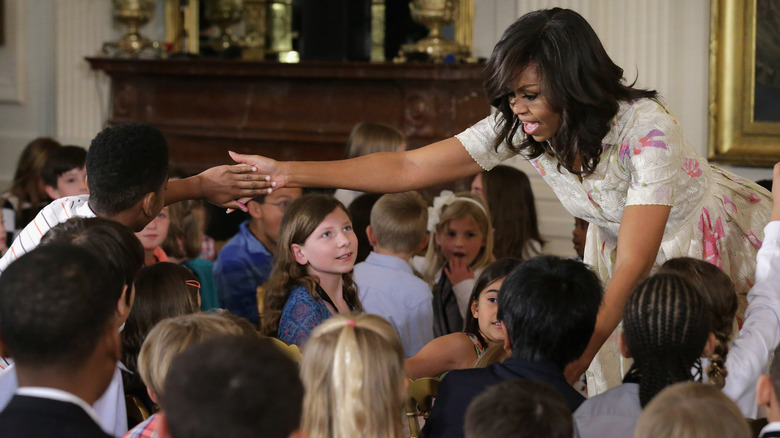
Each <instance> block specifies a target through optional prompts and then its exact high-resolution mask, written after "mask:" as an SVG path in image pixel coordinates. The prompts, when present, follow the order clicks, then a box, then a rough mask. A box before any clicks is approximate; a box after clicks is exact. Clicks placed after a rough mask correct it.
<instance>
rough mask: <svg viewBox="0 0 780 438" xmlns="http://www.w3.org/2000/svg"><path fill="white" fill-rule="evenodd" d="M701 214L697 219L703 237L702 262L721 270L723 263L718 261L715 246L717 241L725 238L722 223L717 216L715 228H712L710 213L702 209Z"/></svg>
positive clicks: (717, 252)
mask: <svg viewBox="0 0 780 438" xmlns="http://www.w3.org/2000/svg"><path fill="white" fill-rule="evenodd" d="M702 212H703V213H702V214H701V216H700V217H699V231H701V233H702V237H703V239H702V243H703V250H704V260H706V261H708V262H710V263H712V264H713V265H715V266H717V267H719V268H721V269H723V262H722V261H721V259H720V251H719V250H718V245H717V242H718V240H721V239H723V237H724V236H725V233H724V232H723V223H722V222H721V220H720V216H719V217H718V219H716V220H715V226H714V227H713V225H712V220H711V219H710V212H709V211H708V210H707V209H706V208H702Z"/></svg>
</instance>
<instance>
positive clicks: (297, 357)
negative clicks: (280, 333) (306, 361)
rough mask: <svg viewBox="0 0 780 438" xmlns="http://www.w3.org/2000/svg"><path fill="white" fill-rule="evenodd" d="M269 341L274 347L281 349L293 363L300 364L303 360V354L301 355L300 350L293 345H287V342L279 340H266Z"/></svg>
mask: <svg viewBox="0 0 780 438" xmlns="http://www.w3.org/2000/svg"><path fill="white" fill-rule="evenodd" d="M268 339H270V340H271V341H272V342H273V343H274V345H276V346H277V347H279V348H281V349H282V351H284V353H285V354H286V355H287V356H289V358H290V359H292V360H294V361H295V363H298V364H299V363H301V360H302V359H303V354H301V349H300V347H298V346H297V345H295V344H288V343H287V342H284V341H283V340H281V339H279V338H268Z"/></svg>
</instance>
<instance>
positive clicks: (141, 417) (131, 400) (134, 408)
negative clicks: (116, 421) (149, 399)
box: [125, 394, 152, 427]
mask: <svg viewBox="0 0 780 438" xmlns="http://www.w3.org/2000/svg"><path fill="white" fill-rule="evenodd" d="M125 409H126V410H127V424H128V425H132V426H130V427H133V426H135V425H136V424H138V423H142V422H143V421H145V420H146V419H147V418H149V417H150V416H151V415H152V414H150V413H149V410H148V409H146V406H144V403H143V402H142V401H141V399H139V398H138V397H136V396H134V395H130V394H126V395H125Z"/></svg>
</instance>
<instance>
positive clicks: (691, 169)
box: [682, 158, 701, 178]
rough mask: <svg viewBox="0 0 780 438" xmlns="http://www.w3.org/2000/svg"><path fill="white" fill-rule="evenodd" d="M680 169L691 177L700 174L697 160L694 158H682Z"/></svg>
mask: <svg viewBox="0 0 780 438" xmlns="http://www.w3.org/2000/svg"><path fill="white" fill-rule="evenodd" d="M682 170H683V171H684V172H685V173H687V174H688V175H690V177H691V178H698V177H700V176H701V169H699V161H698V160H697V159H695V158H684V159H683V160H682Z"/></svg>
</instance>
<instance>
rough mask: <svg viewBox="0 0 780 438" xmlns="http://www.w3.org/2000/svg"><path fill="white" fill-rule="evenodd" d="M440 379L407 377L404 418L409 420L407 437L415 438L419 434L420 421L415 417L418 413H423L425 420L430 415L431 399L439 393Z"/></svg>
mask: <svg viewBox="0 0 780 438" xmlns="http://www.w3.org/2000/svg"><path fill="white" fill-rule="evenodd" d="M440 382H441V380H440V379H437V378H435V377H421V378H419V379H415V380H412V379H409V388H408V389H407V391H406V392H407V395H408V396H409V397H408V398H407V399H406V418H407V420H408V421H409V437H410V438H417V437H419V436H420V422H419V421H418V419H417V417H418V415H419V413H422V414H423V418H425V419H426V420H427V419H428V416H429V415H431V409H433V399H435V398H436V396H437V395H438V394H439V383H440Z"/></svg>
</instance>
